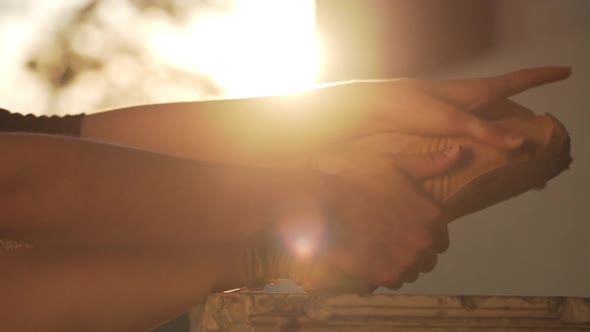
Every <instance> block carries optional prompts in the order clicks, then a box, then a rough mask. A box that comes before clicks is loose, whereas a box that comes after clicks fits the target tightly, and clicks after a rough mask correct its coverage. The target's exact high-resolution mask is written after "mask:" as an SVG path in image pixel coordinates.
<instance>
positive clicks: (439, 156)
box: [393, 146, 461, 179]
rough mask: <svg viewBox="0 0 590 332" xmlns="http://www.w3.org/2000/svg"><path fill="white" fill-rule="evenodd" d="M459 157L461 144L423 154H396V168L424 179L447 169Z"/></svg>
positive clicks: (394, 157) (415, 177)
mask: <svg viewBox="0 0 590 332" xmlns="http://www.w3.org/2000/svg"><path fill="white" fill-rule="evenodd" d="M459 159H461V146H453V147H450V148H448V149H445V150H442V151H436V152H429V153H424V154H405V155H404V154H396V155H393V160H394V163H395V165H396V166H397V168H399V169H400V170H401V171H403V172H404V173H406V174H407V175H408V176H410V177H412V178H414V179H424V178H428V177H432V176H435V175H439V174H443V173H445V172H447V171H449V170H450V169H451V168H452V167H453V166H454V165H455V164H456V163H457V162H458V161H459Z"/></svg>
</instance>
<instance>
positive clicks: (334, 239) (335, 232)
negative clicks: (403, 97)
mask: <svg viewBox="0 0 590 332" xmlns="http://www.w3.org/2000/svg"><path fill="white" fill-rule="evenodd" d="M354 156H355V158H351V157H350V155H349V154H348V151H346V152H343V151H337V152H331V153H330V154H329V155H327V154H324V155H322V156H321V157H320V158H319V160H318V162H317V165H316V166H317V167H318V168H319V169H320V170H321V171H322V172H324V173H328V174H331V176H332V177H333V178H332V180H330V181H329V184H328V189H327V190H328V191H329V192H328V197H329V204H331V206H332V207H333V208H332V210H333V211H332V212H331V213H329V214H327V215H325V214H324V215H322V214H321V213H317V210H315V211H316V213H315V214H314V213H310V211H313V209H308V210H307V213H306V214H299V215H298V216H297V217H295V215H291V217H292V218H286V219H285V220H286V221H287V222H285V223H282V225H281V227H280V228H279V229H280V230H281V232H280V234H281V236H282V239H283V241H284V243H286V244H287V247H288V248H291V250H292V252H293V254H294V255H296V256H300V258H308V257H309V256H313V259H316V260H317V259H319V260H321V261H322V262H321V263H319V264H318V263H316V264H314V269H312V271H311V273H310V274H309V275H307V276H305V279H304V280H298V281H303V282H304V283H303V285H302V286H303V287H304V289H305V290H308V291H313V290H321V291H328V290H338V288H339V285H338V284H337V283H338V282H337V281H336V280H335V279H334V278H333V277H334V276H338V275H339V274H341V273H336V272H334V271H332V272H331V271H330V270H331V269H336V270H340V271H341V272H344V273H346V274H348V275H351V276H354V277H356V278H358V279H362V280H364V281H366V282H367V284H374V285H387V286H388V287H391V288H399V287H400V286H401V284H402V283H403V282H412V281H414V280H415V279H416V278H417V277H418V274H419V273H420V272H428V271H430V270H432V269H433V268H434V265H435V264H436V255H437V254H438V253H441V252H443V251H444V250H446V248H447V247H448V245H449V239H448V231H447V225H446V221H445V219H444V217H443V216H442V215H441V212H440V209H439V208H438V206H437V205H436V204H435V203H434V202H432V201H431V200H430V199H428V198H427V197H426V196H425V195H424V194H423V193H422V192H421V191H420V189H418V187H417V186H415V185H414V183H413V182H412V179H414V180H421V179H424V178H426V177H429V176H434V175H437V174H441V173H444V172H445V171H447V170H448V169H449V168H451V167H452V166H453V165H454V164H455V163H456V162H457V161H458V160H459V159H460V150H459V149H458V147H456V148H454V149H450V150H447V151H444V152H437V153H431V154H427V155H380V156H373V157H371V156H362V157H359V155H358V153H355V154H354ZM321 218H325V219H330V220H323V222H322V220H321ZM318 221H319V222H318ZM326 223H327V224H329V227H323V226H325V224H326ZM322 239H329V240H328V243H322V242H321V241H322ZM301 256H303V257H301ZM296 281H297V280H296ZM347 286H350V285H347Z"/></svg>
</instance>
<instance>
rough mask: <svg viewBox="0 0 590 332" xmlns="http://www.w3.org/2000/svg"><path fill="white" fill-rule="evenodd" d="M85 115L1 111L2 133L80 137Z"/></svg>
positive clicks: (0, 129)
mask: <svg viewBox="0 0 590 332" xmlns="http://www.w3.org/2000/svg"><path fill="white" fill-rule="evenodd" d="M83 117H84V114H78V115H65V116H56V115H55V116H35V115H33V114H28V115H22V114H18V113H11V112H9V111H7V110H5V109H0V132H26V133H39V134H54V135H65V136H76V137H78V136H80V131H81V127H82V118H83Z"/></svg>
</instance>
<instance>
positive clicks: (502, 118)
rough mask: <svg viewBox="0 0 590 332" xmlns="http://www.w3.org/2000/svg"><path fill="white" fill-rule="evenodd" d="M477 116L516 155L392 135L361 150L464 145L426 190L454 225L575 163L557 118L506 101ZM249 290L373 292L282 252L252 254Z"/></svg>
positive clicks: (454, 141)
mask: <svg viewBox="0 0 590 332" xmlns="http://www.w3.org/2000/svg"><path fill="white" fill-rule="evenodd" d="M476 113H477V115H479V116H481V117H483V118H486V119H488V120H489V121H492V122H494V123H495V124H496V125H498V126H499V127H502V128H505V129H507V130H509V131H510V132H511V133H514V134H517V135H522V136H523V137H525V142H524V143H523V146H522V147H521V148H519V149H517V150H514V151H508V150H501V149H497V148H494V147H491V146H489V145H485V144H482V143H480V142H477V141H475V140H473V139H470V138H465V137H421V136H411V135H400V134H387V135H380V136H378V137H373V138H369V139H366V140H362V141H359V143H358V145H357V147H356V148H360V149H362V150H364V151H370V152H371V153H402V154H420V153H427V152H434V151H441V150H444V149H446V148H449V147H453V146H460V147H461V150H462V160H461V162H460V163H459V165H457V166H456V167H454V168H453V169H452V170H451V171H449V172H447V173H446V174H443V175H441V176H435V177H432V178H429V179H427V180H425V181H424V182H423V183H422V186H423V188H424V191H425V192H426V194H428V195H430V196H431V197H432V198H433V199H434V200H435V201H437V202H438V203H440V205H441V207H442V210H443V212H444V213H445V215H446V217H447V218H448V219H449V220H455V219H457V218H459V217H462V216H465V215H468V214H470V213H474V212H477V211H480V210H482V209H484V208H486V207H489V206H491V205H494V204H497V203H499V202H501V201H504V200H507V199H509V198H512V197H514V196H517V195H519V194H521V193H524V192H526V191H528V190H531V189H534V188H542V187H544V185H545V183H546V182H547V181H549V180H550V179H551V178H553V177H555V176H557V175H558V174H559V173H561V172H562V171H564V170H565V169H567V168H568V167H569V165H570V162H571V160H572V159H571V157H570V139H569V135H568V133H567V131H566V129H565V127H564V126H563V124H561V123H560V122H559V121H558V120H557V119H556V118H555V117H553V116H552V115H549V114H546V115H542V116H538V115H535V114H534V113H533V112H531V111H530V110H528V109H526V108H524V107H522V106H520V105H518V104H516V103H513V102H511V101H503V102H501V103H498V104H495V105H491V106H490V107H487V108H483V109H480V110H478V111H477V112H476ZM248 259H249V264H250V268H249V272H248V275H249V280H250V286H251V287H256V286H260V285H263V284H264V283H265V282H266V281H267V280H269V279H277V278H290V279H293V280H294V281H296V282H298V283H299V284H301V286H302V287H303V289H305V290H307V291H313V292H335V291H338V292H368V291H371V290H372V289H373V287H372V286H370V285H367V284H366V283H364V282H362V281H360V280H358V279H355V278H352V277H350V276H347V275H345V274H343V273H341V272H339V271H337V270H336V269H334V268H331V267H330V266H329V265H328V264H323V263H322V262H321V259H307V260H297V259H295V258H294V257H293V256H292V255H290V254H289V252H287V250H286V249H283V248H263V249H252V250H251V251H250V252H249V253H248Z"/></svg>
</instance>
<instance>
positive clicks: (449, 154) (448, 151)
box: [443, 145, 461, 157]
mask: <svg viewBox="0 0 590 332" xmlns="http://www.w3.org/2000/svg"><path fill="white" fill-rule="evenodd" d="M460 148H461V146H460V145H455V146H451V147H450V148H447V149H446V150H444V151H443V154H444V155H445V157H454V156H455V155H456V154H457V153H458V152H459V149H460Z"/></svg>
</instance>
